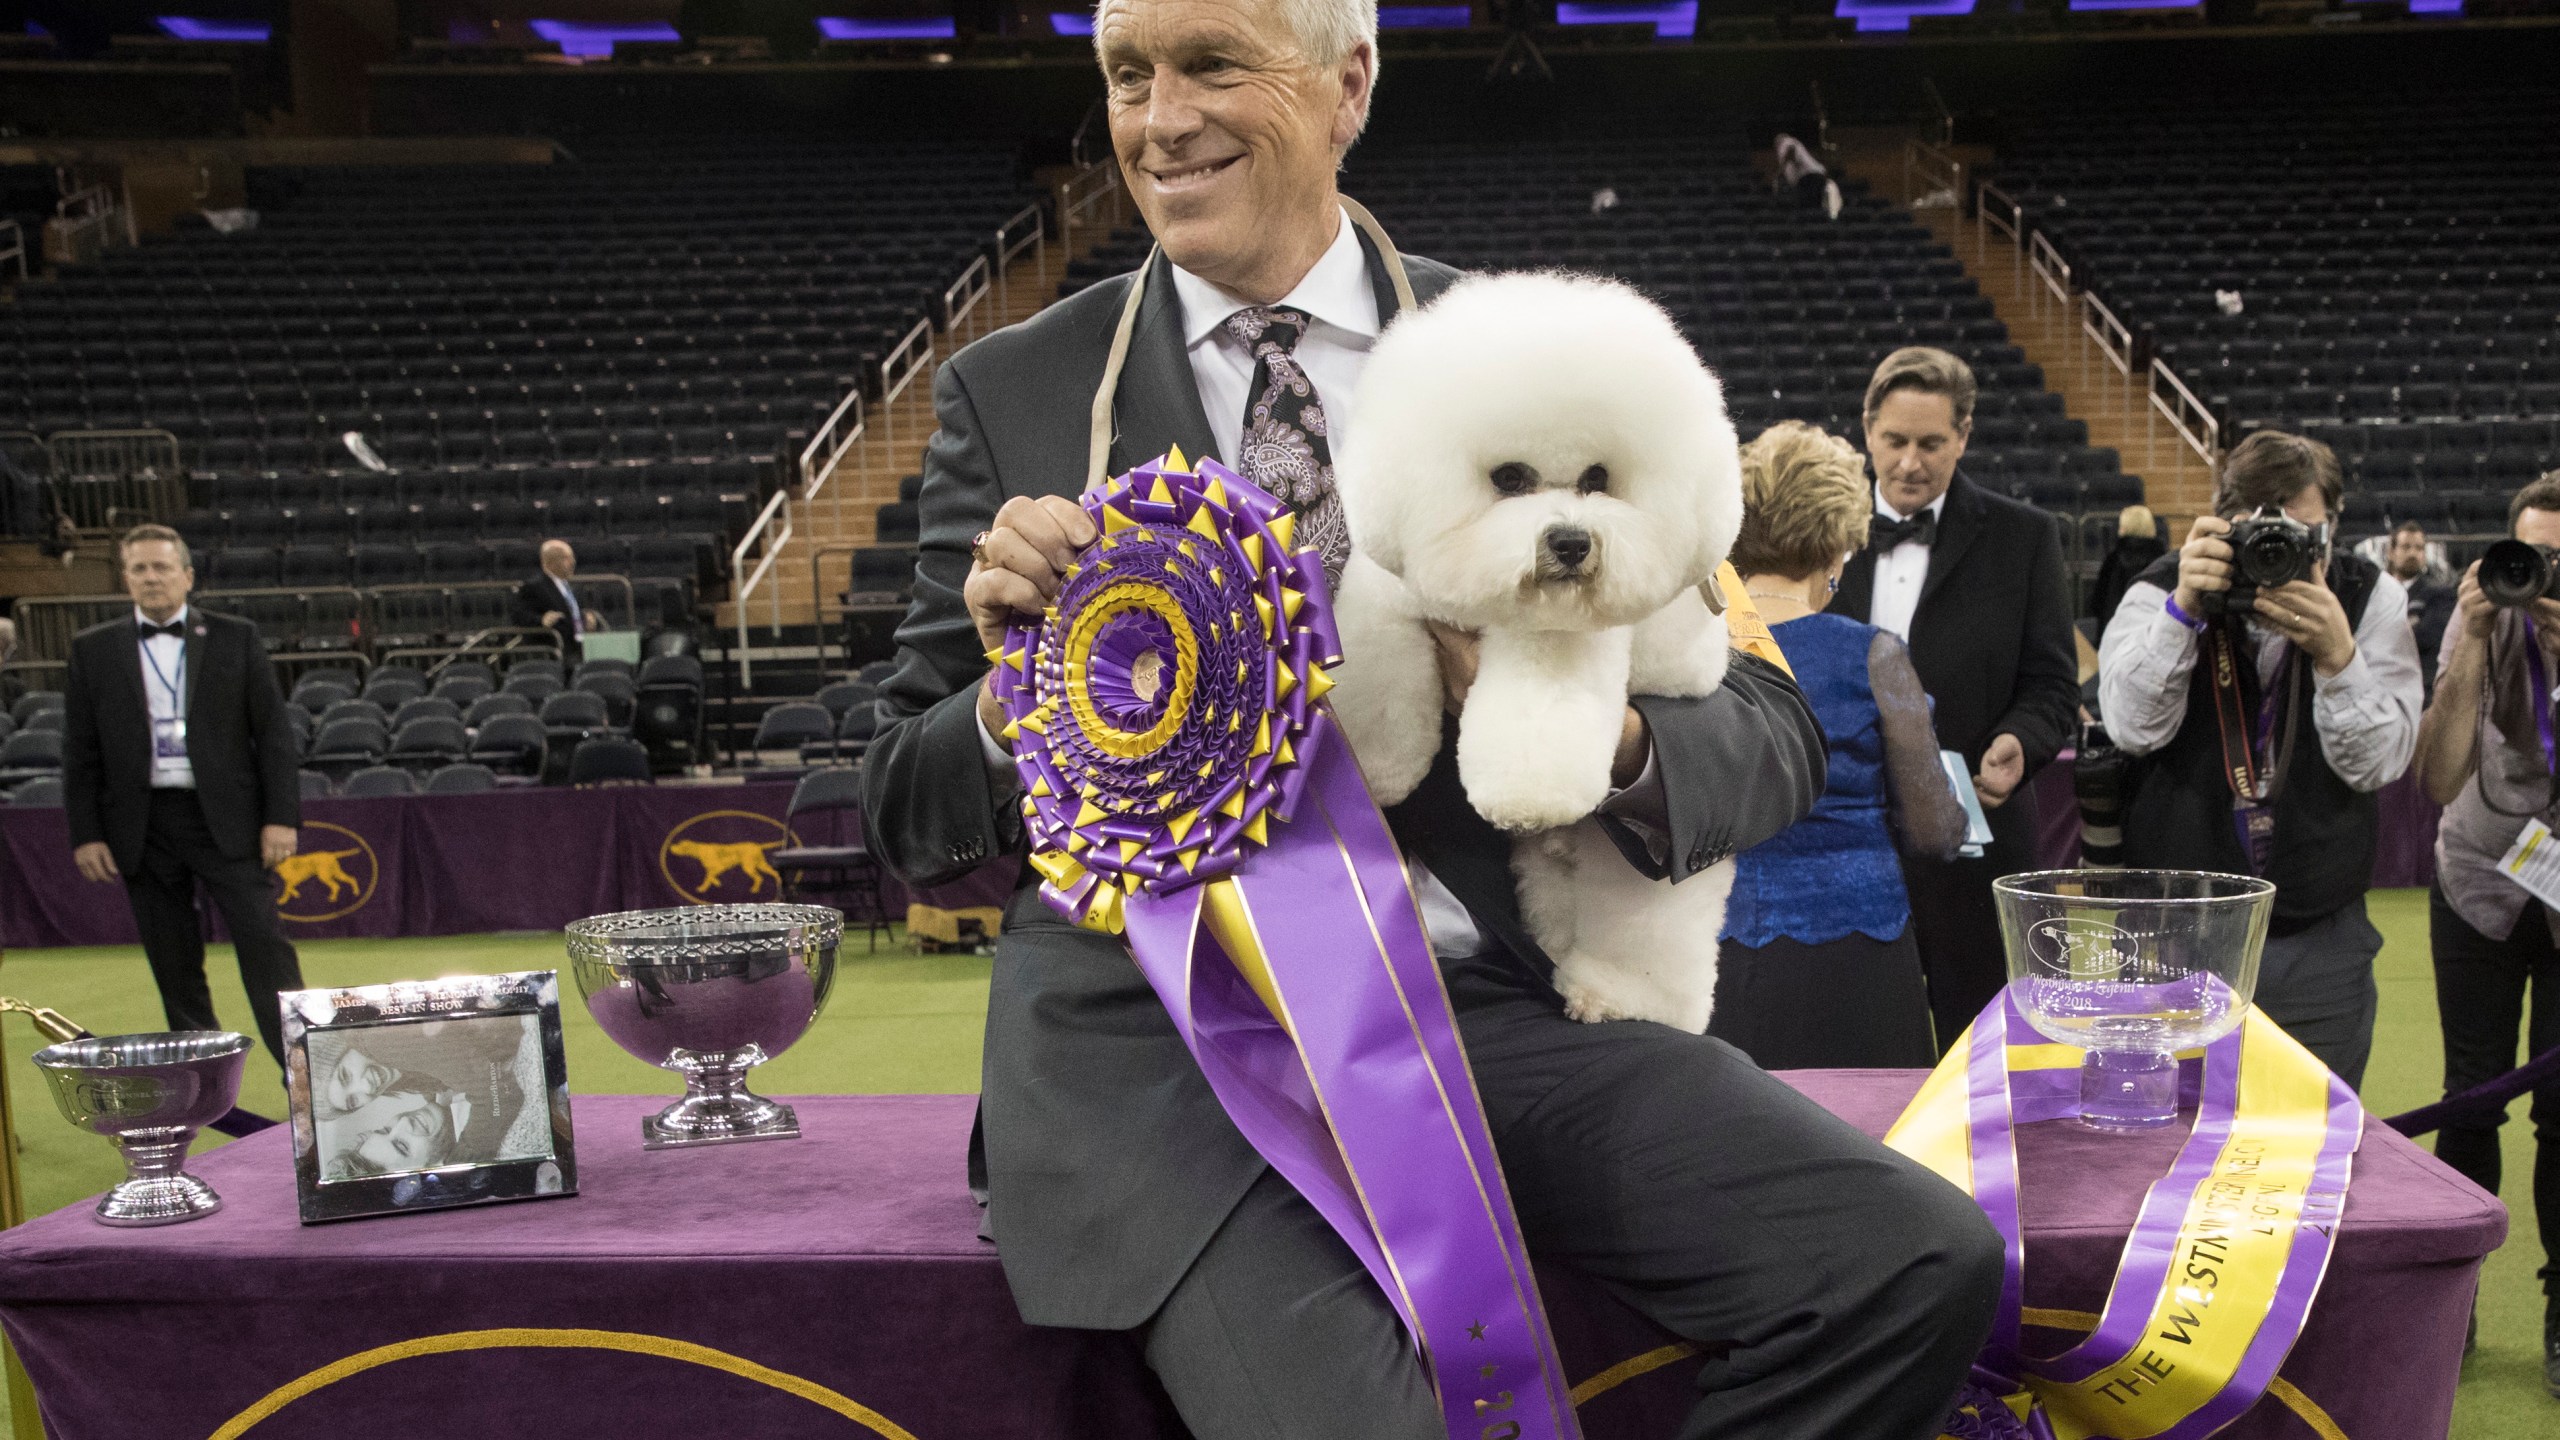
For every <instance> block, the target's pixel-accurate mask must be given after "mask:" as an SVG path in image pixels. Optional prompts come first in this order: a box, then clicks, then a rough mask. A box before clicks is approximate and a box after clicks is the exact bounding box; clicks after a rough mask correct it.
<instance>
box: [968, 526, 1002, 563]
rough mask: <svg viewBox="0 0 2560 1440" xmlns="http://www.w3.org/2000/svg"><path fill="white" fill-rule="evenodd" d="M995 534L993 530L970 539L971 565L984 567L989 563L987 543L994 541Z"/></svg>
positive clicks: (983, 531)
mask: <svg viewBox="0 0 2560 1440" xmlns="http://www.w3.org/2000/svg"><path fill="white" fill-rule="evenodd" d="M995 534H996V532H994V531H993V530H981V531H979V532H978V533H977V534H975V535H972V536H970V537H969V563H970V564H972V565H984V564H986V563H987V542H988V541H989V540H992V539H994V538H995Z"/></svg>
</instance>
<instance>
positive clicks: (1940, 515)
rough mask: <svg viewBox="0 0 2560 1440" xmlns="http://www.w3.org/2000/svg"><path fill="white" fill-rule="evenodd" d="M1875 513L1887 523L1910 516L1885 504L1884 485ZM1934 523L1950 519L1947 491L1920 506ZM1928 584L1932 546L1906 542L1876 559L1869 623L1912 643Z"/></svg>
mask: <svg viewBox="0 0 2560 1440" xmlns="http://www.w3.org/2000/svg"><path fill="white" fill-rule="evenodd" d="M1875 503H1876V514H1878V515H1880V516H1882V517H1884V518H1885V519H1887V520H1893V521H1902V520H1908V519H1910V518H1911V517H1910V516H1908V515H1905V514H1903V513H1902V512H1901V511H1899V510H1896V509H1894V508H1893V507H1892V506H1890V505H1887V504H1886V503H1884V486H1882V485H1877V486H1876V487H1875ZM1920 509H1921V510H1922V511H1925V512H1926V513H1927V514H1928V515H1929V517H1930V518H1931V519H1933V520H1941V521H1942V520H1945V519H1946V518H1947V492H1946V491H1944V490H1941V491H1939V492H1938V498H1937V499H1935V500H1932V501H1930V502H1929V503H1928V504H1926V505H1923V506H1921V507H1920ZM1928 583H1929V547H1928V546H1926V545H1923V544H1921V543H1920V542H1919V541H1917V540H1906V541H1904V542H1903V543H1902V544H1899V545H1896V546H1894V547H1893V548H1892V549H1890V550H1887V551H1885V552H1884V553H1883V554H1881V555H1878V556H1877V557H1876V572H1875V584H1874V586H1873V587H1872V588H1871V589H1870V590H1869V591H1868V595H1869V599H1868V601H1867V623H1869V624H1871V625H1873V626H1875V627H1876V628H1877V629H1879V630H1890V631H1892V632H1893V637H1894V638H1895V639H1897V640H1899V641H1901V642H1902V643H1903V644H1905V645H1908V644H1910V643H1911V621H1912V617H1914V616H1916V615H1918V614H1919V613H1920V591H1921V590H1922V589H1923V588H1924V587H1926V586H1927V585H1928Z"/></svg>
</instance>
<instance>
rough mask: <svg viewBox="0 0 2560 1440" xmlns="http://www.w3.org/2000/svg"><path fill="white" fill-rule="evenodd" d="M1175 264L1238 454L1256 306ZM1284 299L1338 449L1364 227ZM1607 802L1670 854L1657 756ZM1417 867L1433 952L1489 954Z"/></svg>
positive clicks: (1206, 383) (1216, 431)
mask: <svg viewBox="0 0 2560 1440" xmlns="http://www.w3.org/2000/svg"><path fill="white" fill-rule="evenodd" d="M1167 268H1168V269H1170V270H1172V272H1173V286H1174V294H1175V295H1176V296H1177V297H1179V298H1180V300H1181V302H1182V340H1183V349H1184V353H1185V358H1186V359H1187V360H1189V361H1190V364H1191V378H1192V381H1193V383H1194V384H1195V385H1197V386H1198V388H1199V391H1200V409H1201V411H1202V412H1203V415H1204V416H1205V418H1206V419H1207V420H1208V422H1209V433H1210V434H1212V435H1215V436H1217V437H1218V438H1219V439H1220V440H1221V441H1223V442H1224V443H1225V444H1226V445H1227V447H1228V453H1230V454H1233V453H1235V450H1236V449H1237V447H1238V446H1240V445H1241V444H1242V443H1243V440H1244V412H1245V404H1246V402H1247V401H1248V400H1249V399H1250V398H1251V396H1250V394H1249V392H1250V390H1251V389H1252V385H1253V369H1254V360H1253V352H1252V351H1251V350H1249V349H1247V348H1246V346H1245V344H1244V342H1243V341H1241V340H1238V339H1236V338H1235V336H1234V335H1233V333H1231V332H1230V331H1229V330H1228V329H1227V317H1228V316H1230V315H1233V314H1235V313H1236V312H1237V311H1239V310H1245V309H1250V308H1251V306H1250V304H1249V303H1248V302H1246V301H1243V300H1238V299H1236V298H1235V297H1234V296H1232V295H1229V294H1228V293H1227V292H1225V291H1223V290H1221V289H1219V288H1218V287H1217V286H1215V285H1212V284H1210V283H1209V282H1208V281H1206V280H1203V279H1201V278H1200V277H1199V276H1197V275H1194V274H1192V273H1191V272H1190V271H1187V270H1185V269H1183V268H1182V267H1181V266H1179V265H1174V266H1168V267H1167ZM1280 303H1281V304H1282V305H1286V306H1290V307H1292V308H1295V309H1299V310H1303V311H1305V312H1307V314H1308V316H1309V317H1310V319H1311V320H1312V321H1313V323H1312V324H1310V325H1309V326H1308V327H1307V333H1306V334H1305V335H1303V336H1301V337H1300V338H1299V340H1298V344H1297V348H1296V349H1295V350H1294V351H1292V352H1291V353H1292V354H1293V355H1294V357H1295V358H1296V359H1297V362H1298V367H1299V368H1300V369H1302V370H1304V371H1305V372H1306V375H1307V379H1308V380H1309V381H1311V382H1313V383H1314V385H1315V390H1316V395H1317V397H1318V398H1319V399H1320V400H1322V401H1323V403H1324V409H1325V430H1326V434H1327V436H1328V437H1330V438H1331V439H1332V440H1333V442H1334V443H1335V444H1337V445H1338V444H1340V443H1341V439H1340V437H1341V436H1342V435H1343V433H1344V432H1345V431H1346V430H1348V429H1349V426H1350V420H1351V407H1350V401H1351V396H1352V394H1353V392H1354V390H1355V389H1356V388H1357V387H1358V385H1359V383H1360V372H1361V371H1362V370H1363V369H1365V368H1366V367H1367V366H1368V363H1369V351H1370V348H1371V347H1372V346H1374V345H1376V344H1377V341H1378V332H1379V330H1380V329H1381V328H1382V327H1381V325H1380V324H1379V320H1378V296H1377V292H1376V291H1375V290H1373V289H1371V288H1370V285H1369V264H1368V257H1367V256H1366V255H1365V254H1364V253H1363V252H1362V250H1361V248H1360V235H1359V231H1358V230H1357V229H1355V228H1354V227H1353V226H1352V225H1351V224H1350V222H1349V221H1348V220H1347V219H1345V220H1342V221H1340V222H1339V223H1338V224H1337V226H1336V228H1335V230H1334V235H1333V243H1332V244H1331V245H1329V246H1327V247H1326V248H1325V252H1324V254H1323V255H1321V256H1319V257H1317V259H1316V263H1315V265H1314V266H1313V268H1311V269H1309V270H1308V271H1307V273H1306V276H1305V278H1303V279H1301V280H1300V281H1299V282H1298V284H1297V286H1296V288H1294V289H1292V290H1291V291H1290V292H1289V293H1288V295H1287V296H1286V297H1284V298H1283V299H1282V300H1281V301H1280ZM978 742H979V746H980V748H981V749H982V750H983V751H984V753H985V755H986V760H987V765H988V768H989V769H990V770H995V771H1010V770H1011V769H1012V768H1013V757H1012V756H1011V755H1008V754H1006V753H1005V751H1004V747H1003V746H1001V745H999V744H997V743H996V740H995V737H994V736H992V735H989V734H987V733H986V732H985V730H984V728H983V726H982V727H981V729H980V731H979V735H978ZM1600 808H1602V809H1603V810H1606V811H1608V812H1609V813H1610V814H1611V815H1612V816H1614V817H1616V818H1617V819H1619V820H1621V821H1623V822H1625V823H1626V825H1627V826H1628V828H1629V829H1631V830H1633V831H1635V832H1636V833H1637V834H1638V835H1639V836H1641V837H1642V838H1643V840H1644V842H1645V846H1646V848H1647V849H1649V850H1651V851H1652V852H1653V855H1654V858H1655V859H1656V860H1661V859H1663V858H1664V857H1665V856H1666V855H1668V853H1669V851H1670V821H1669V819H1668V816H1669V813H1670V812H1669V802H1668V799H1667V797H1666V796H1665V795H1664V794H1663V789H1662V776H1661V773H1660V772H1659V771H1658V770H1656V769H1655V767H1654V760H1653V756H1652V755H1651V754H1650V753H1648V754H1647V755H1646V756H1645V762H1644V770H1643V772H1642V773H1641V774H1639V775H1637V776H1636V779H1635V783H1633V784H1631V785H1629V786H1627V788H1625V789H1624V790H1614V791H1611V792H1610V794H1609V797H1608V798H1607V799H1605V800H1603V801H1601V802H1600ZM1411 869H1412V874H1413V892H1414V900H1415V903H1416V906H1417V908H1419V909H1420V910H1421V912H1422V925H1423V929H1424V931H1425V932H1426V933H1428V934H1429V935H1430V936H1431V951H1432V954H1434V955H1435V956H1437V957H1439V958H1440V959H1443V960H1465V959H1470V958H1472V957H1474V956H1477V955H1481V954H1483V953H1484V952H1485V950H1486V948H1487V945H1486V941H1485V938H1484V933H1483V932H1482V931H1481V930H1478V929H1477V928H1476V923H1475V917H1474V916H1472V915H1470V914H1469V913H1468V912H1467V907H1466V906H1465V905H1464V904H1461V903H1460V902H1459V900H1458V897H1457V896H1456V895H1454V894H1451V893H1450V891H1449V887H1448V886H1446V885H1443V884H1441V883H1440V879H1439V877H1438V876H1436V875H1433V874H1432V873H1431V872H1430V870H1429V869H1427V868H1426V867H1424V866H1423V865H1421V864H1419V863H1416V864H1413V865H1412V866H1411Z"/></svg>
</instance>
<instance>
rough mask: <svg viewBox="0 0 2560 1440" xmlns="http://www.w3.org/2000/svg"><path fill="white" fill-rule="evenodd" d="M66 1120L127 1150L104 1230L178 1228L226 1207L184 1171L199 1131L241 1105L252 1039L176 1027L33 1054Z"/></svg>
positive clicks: (105, 1201) (106, 1205) (107, 1202)
mask: <svg viewBox="0 0 2560 1440" xmlns="http://www.w3.org/2000/svg"><path fill="white" fill-rule="evenodd" d="M34 1060H35V1067H36V1070H37V1073H39V1074H41V1075H43V1076H44V1079H45V1084H46V1085H47V1086H48V1087H49V1088H51V1089H52V1091H53V1103H54V1104H55V1105H57V1106H59V1107H61V1110H62V1118H63V1119H65V1120H68V1121H70V1122H71V1123H72V1124H74V1125H77V1126H79V1127H80V1128H81V1129H83V1130H87V1131H91V1132H93V1133H95V1134H99V1135H104V1136H106V1137H107V1138H108V1139H110V1140H113V1141H114V1142H116V1148H117V1149H118V1150H121V1151H123V1152H124V1166H125V1178H124V1179H123V1180H121V1181H119V1182H117V1185H116V1187H115V1188H114V1189H112V1190H110V1191H108V1192H107V1193H106V1194H105V1195H104V1196H103V1197H101V1198H100V1199H99V1201H98V1211H97V1215H98V1223H99V1224H101V1225H175V1224H177V1223H178V1222H179V1221H181V1220H195V1219H200V1218H202V1217H203V1216H206V1215H210V1214H212V1213H213V1212H214V1211H216V1210H219V1209H221V1208H222V1197H221V1196H219V1195H216V1194H215V1193H213V1187H212V1186H210V1185H207V1184H206V1183H204V1182H203V1181H202V1180H199V1179H197V1178H196V1177H194V1176H193V1175H190V1174H188V1173H187V1147H188V1146H189V1145H190V1144H192V1143H194V1141H195V1138H196V1132H197V1131H198V1130H200V1129H202V1128H204V1127H205V1126H206V1125H208V1124H210V1123H212V1122H213V1121H215V1120H218V1119H220V1118H222V1116H223V1115H225V1114H227V1113H228V1112H229V1111H230V1109H231V1102H232V1101H234V1100H237V1099H239V1098H240V1075H241V1072H242V1071H243V1070H245V1069H247V1068H248V1064H249V1040H248V1037H247V1036H245V1035H237V1034H234V1033H232V1032H231V1031H228V1030H176V1031H168V1032H163V1033H157V1034H145V1035H109V1036H105V1037H102V1038H94V1039H88V1040H65V1041H63V1042H62V1043H61V1044H59V1045H48V1046H46V1047H45V1048H43V1049H42V1050H39V1051H37V1052H36V1053H35V1056H34Z"/></svg>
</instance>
